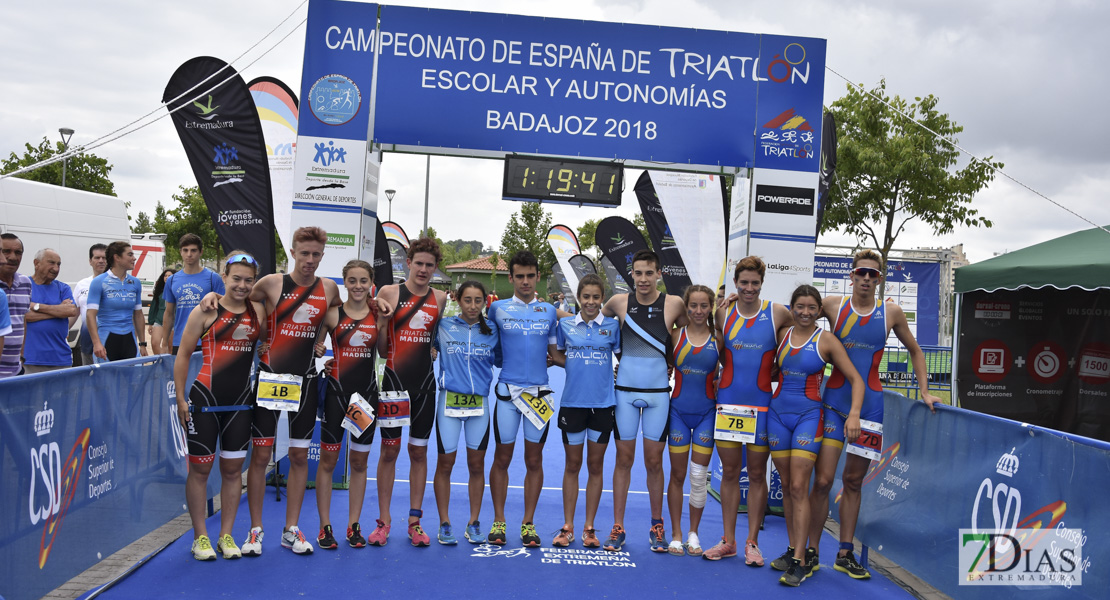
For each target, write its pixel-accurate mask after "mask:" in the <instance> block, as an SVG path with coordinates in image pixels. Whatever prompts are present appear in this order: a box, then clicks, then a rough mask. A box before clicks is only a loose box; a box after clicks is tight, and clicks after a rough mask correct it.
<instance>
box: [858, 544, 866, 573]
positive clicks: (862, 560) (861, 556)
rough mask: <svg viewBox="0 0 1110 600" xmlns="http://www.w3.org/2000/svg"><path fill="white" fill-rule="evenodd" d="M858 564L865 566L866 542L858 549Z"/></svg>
mask: <svg viewBox="0 0 1110 600" xmlns="http://www.w3.org/2000/svg"><path fill="white" fill-rule="evenodd" d="M859 564H861V565H863V568H865V569H866V568H867V544H864V545H863V546H862V548H861V549H860V551H859Z"/></svg>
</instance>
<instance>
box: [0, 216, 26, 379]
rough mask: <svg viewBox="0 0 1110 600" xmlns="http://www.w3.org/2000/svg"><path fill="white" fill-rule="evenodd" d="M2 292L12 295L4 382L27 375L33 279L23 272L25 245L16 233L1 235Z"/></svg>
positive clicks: (0, 365) (1, 372)
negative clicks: (25, 358)
mask: <svg viewBox="0 0 1110 600" xmlns="http://www.w3.org/2000/svg"><path fill="white" fill-rule="evenodd" d="M0 259H3V262H2V263H0V291H3V292H4V293H5V294H7V296H8V314H9V320H10V321H11V328H12V330H11V332H10V333H9V334H7V335H5V336H4V350H3V352H2V353H0V379H3V378H5V377H12V376H14V375H19V374H21V373H22V372H23V367H22V365H21V364H20V358H21V356H22V354H23V331H24V319H26V317H27V310H28V309H29V308H30V307H31V278H30V277H28V276H26V275H24V274H22V273H19V272H18V271H19V264H20V263H21V262H23V242H21V241H20V240H19V237H18V236H16V235H15V234H13V233H4V234H0Z"/></svg>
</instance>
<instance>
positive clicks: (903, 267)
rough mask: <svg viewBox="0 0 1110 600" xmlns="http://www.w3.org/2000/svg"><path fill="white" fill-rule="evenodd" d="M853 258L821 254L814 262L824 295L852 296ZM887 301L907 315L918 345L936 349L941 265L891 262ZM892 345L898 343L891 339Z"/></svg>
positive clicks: (887, 277) (816, 281) (886, 291)
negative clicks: (895, 304)
mask: <svg viewBox="0 0 1110 600" xmlns="http://www.w3.org/2000/svg"><path fill="white" fill-rule="evenodd" d="M851 270H852V259H851V257H843V256H826V255H819V256H817V257H815V259H814V261H813V281H814V285H815V286H816V287H817V289H818V290H820V291H821V295H823V296H847V295H850V294H851V293H852V288H851V283H852V280H851V276H850V274H849V272H850V271H851ZM884 283H885V286H886V287H885V289H884V299H885V300H886V301H888V302H895V303H897V304H898V305H899V306H901V307H902V312H904V313H905V314H906V320H907V321H908V322H909V326H910V331H911V332H912V333H913V334H914V336H915V337H916V338H917V342H918V343H919V344H921V345H924V346H936V345H937V343H938V339H939V336H940V264H939V263H927V262H914V261H909V260H891V261H888V262H887V267H886V279H885V281H884ZM890 343H891V345H895V344H898V340H897V339H896V338H892V341H891V342H890Z"/></svg>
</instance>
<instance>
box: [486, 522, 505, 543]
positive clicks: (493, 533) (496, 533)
mask: <svg viewBox="0 0 1110 600" xmlns="http://www.w3.org/2000/svg"><path fill="white" fill-rule="evenodd" d="M487 541H488V542H489V543H491V544H493V545H494V546H504V545H505V522H504V521H494V522H493V527H490V530H489V538H488V539H487Z"/></svg>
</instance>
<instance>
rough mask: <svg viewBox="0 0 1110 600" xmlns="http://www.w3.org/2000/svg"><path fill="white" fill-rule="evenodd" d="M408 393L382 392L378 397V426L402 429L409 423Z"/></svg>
mask: <svg viewBox="0 0 1110 600" xmlns="http://www.w3.org/2000/svg"><path fill="white" fill-rule="evenodd" d="M409 416H410V408H409V393H408V392H382V393H381V395H380V396H378V426H379V427H404V426H405V425H408V424H409V423H411V422H412V421H411V419H410V418H409Z"/></svg>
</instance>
